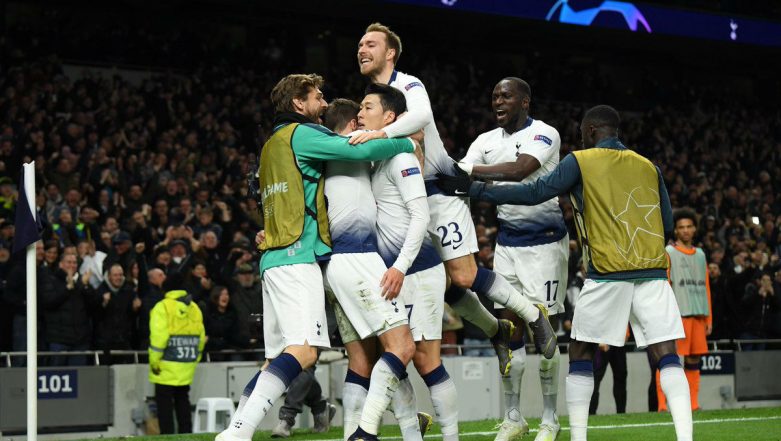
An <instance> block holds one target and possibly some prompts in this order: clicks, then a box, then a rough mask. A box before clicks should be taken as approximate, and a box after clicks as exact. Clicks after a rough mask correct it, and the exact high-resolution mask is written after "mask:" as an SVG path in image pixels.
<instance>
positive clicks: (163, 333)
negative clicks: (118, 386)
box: [149, 290, 206, 386]
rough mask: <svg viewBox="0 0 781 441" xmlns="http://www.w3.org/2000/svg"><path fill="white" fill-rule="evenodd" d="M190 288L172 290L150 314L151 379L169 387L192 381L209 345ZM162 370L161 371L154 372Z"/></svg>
mask: <svg viewBox="0 0 781 441" xmlns="http://www.w3.org/2000/svg"><path fill="white" fill-rule="evenodd" d="M186 296H187V291H181V290H177V291H169V292H167V293H166V294H165V298H164V299H163V300H161V301H159V302H157V304H156V305H155V306H154V308H152V311H151V313H150V314H149V366H150V369H149V381H150V382H152V383H156V384H164V385H167V386H184V385H188V384H190V383H192V381H193V376H194V375H195V367H196V366H197V365H198V362H199V361H200V360H201V353H202V352H203V347H204V345H205V344H206V331H205V329H204V326H203V315H202V314H201V310H200V308H198V305H196V304H195V302H192V301H189V302H184V301H182V300H180V299H182V298H183V297H186ZM157 369H159V372H158V373H155V372H154V371H155V370H157Z"/></svg>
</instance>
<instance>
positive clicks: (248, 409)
mask: <svg viewBox="0 0 781 441" xmlns="http://www.w3.org/2000/svg"><path fill="white" fill-rule="evenodd" d="M285 389H287V385H285V382H284V381H282V379H281V378H279V377H278V376H276V375H274V374H272V373H271V372H269V371H263V372H261V373H260V377H258V383H257V384H256V385H255V388H254V389H253V390H252V394H251V395H250V396H249V398H248V399H247V401H246V402H245V403H244V407H242V410H241V413H238V414H237V417H236V420H235V421H234V422H233V424H232V425H231V426H229V427H228V428H227V429H226V431H227V432H228V433H229V434H231V435H233V436H235V437H237V438H240V439H246V440H250V439H252V434H253V433H255V429H256V428H257V427H258V425H259V424H260V422H261V421H263V418H264V417H265V416H266V413H267V412H268V411H269V410H271V407H272V406H273V405H274V402H275V401H277V399H278V398H279V397H281V396H282V394H283V393H284V392H285Z"/></svg>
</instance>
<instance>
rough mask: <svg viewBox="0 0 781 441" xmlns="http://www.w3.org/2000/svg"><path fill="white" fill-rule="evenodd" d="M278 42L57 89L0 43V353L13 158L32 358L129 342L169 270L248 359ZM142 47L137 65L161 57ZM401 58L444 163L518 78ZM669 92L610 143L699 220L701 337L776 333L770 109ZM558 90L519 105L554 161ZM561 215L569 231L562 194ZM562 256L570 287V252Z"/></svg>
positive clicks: (9, 343)
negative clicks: (34, 241) (40, 227)
mask: <svg viewBox="0 0 781 441" xmlns="http://www.w3.org/2000/svg"><path fill="white" fill-rule="evenodd" d="M11 34H13V33H9V35H11ZM17 36H18V33H17ZM179 37H181V35H180V36H179ZM179 37H177V38H179ZM146 38H147V39H149V41H157V40H155V37H153V36H148V35H146ZM193 38H195V37H193ZM276 38H279V36H276V37H275V38H267V39H266V40H265V41H263V42H262V43H259V44H258V45H257V48H256V49H254V50H253V52H252V53H253V56H254V58H253V60H252V63H251V64H247V63H243V62H242V63H239V62H237V63H234V64H232V63H228V62H224V63H214V64H198V65H195V66H191V65H190V64H183V65H182V66H181V71H178V72H176V73H171V72H170V71H169V72H162V73H160V74H158V75H154V76H151V77H149V78H148V79H145V80H143V81H141V82H139V83H131V82H130V81H129V80H128V79H127V78H125V77H124V76H123V75H121V74H116V75H113V76H98V75H91V74H84V75H81V76H80V77H78V78H76V77H69V76H67V75H65V74H64V70H63V63H62V62H61V61H60V59H59V58H58V57H57V56H56V55H52V54H50V53H42V52H45V51H43V49H41V48H42V47H47V46H46V45H44V44H43V43H41V42H36V43H35V47H34V48H31V47H30V44H29V43H28V44H27V45H25V44H22V43H20V42H19V39H18V38H17V39H16V40H15V39H14V38H11V37H8V36H6V37H3V39H2V40H0V54H2V55H3V59H4V60H8V63H6V62H4V63H3V64H2V65H0V92H1V93H2V95H0V279H2V280H3V281H4V284H3V293H2V297H1V298H2V302H3V305H2V306H0V310H2V311H3V312H2V314H3V317H2V320H0V323H2V324H3V325H2V327H0V346H1V349H2V350H9V349H23V347H24V322H25V308H24V304H25V300H24V293H25V290H24V277H21V275H22V274H23V273H24V266H23V265H24V263H23V261H22V260H21V259H20V258H19V257H18V256H16V257H14V256H11V254H10V246H11V242H12V237H13V234H14V226H13V219H14V217H13V214H14V209H15V204H16V198H17V197H18V195H17V194H16V188H17V183H18V178H19V170H20V169H21V164H22V163H23V162H26V161H29V160H35V164H36V167H35V169H36V182H37V185H38V196H37V199H36V208H37V211H38V213H39V216H40V218H41V219H42V221H43V224H44V227H45V228H44V232H43V241H42V242H40V243H39V245H38V264H39V272H38V279H39V282H38V291H39V298H40V299H41V300H40V313H41V317H40V318H41V320H40V323H41V326H42V329H41V332H40V335H41V336H42V342H41V344H42V348H46V349H49V350H52V351H62V350H84V349H103V350H116V349H141V350H143V349H145V348H146V345H147V342H148V333H149V330H148V318H149V311H150V310H151V308H152V306H153V305H154V304H155V302H157V301H158V300H160V299H161V298H162V296H163V294H164V293H163V292H162V284H163V281H164V280H165V277H166V274H170V273H171V272H181V273H184V274H185V276H186V277H185V280H186V286H185V289H187V291H188V292H189V293H190V295H191V296H192V297H193V299H194V300H195V301H197V302H199V304H200V305H201V307H202V310H203V316H204V321H205V325H206V333H207V335H208V336H209V340H208V345H207V348H206V349H207V350H220V349H232V348H233V349H235V348H252V347H259V345H260V342H259V341H258V338H257V336H256V335H255V332H254V322H253V319H252V314H257V313H260V312H261V309H262V301H261V296H260V289H261V288H260V281H259V279H258V274H257V271H256V268H257V265H256V264H257V259H258V258H259V256H258V254H257V252H256V251H255V250H254V245H253V242H254V236H255V233H256V232H257V231H258V230H259V229H260V228H261V227H262V225H261V223H262V218H261V214H260V211H259V209H258V203H257V202H256V200H255V199H254V198H253V197H251V196H249V195H247V183H246V175H247V173H248V172H250V171H252V170H253V164H255V160H256V158H257V151H258V145H259V143H258V141H259V140H263V139H265V137H266V136H267V135H268V133H269V131H270V130H271V122H272V118H271V116H272V114H273V112H272V108H271V104H270V101H269V99H268V92H269V90H270V89H271V87H273V85H274V84H275V82H276V81H277V80H278V79H279V78H281V77H282V76H283V75H285V74H287V73H289V72H290V71H291V69H293V68H291V66H290V64H289V63H290V61H289V60H286V59H285V57H283V56H282V54H283V53H285V50H287V49H286V48H282V47H281V46H279V45H278V44H277V43H276V41H277V40H276ZM175 41H178V42H181V41H186V39H181V38H179V39H176V40H175ZM182 44H184V43H182ZM50 46H51V44H50ZM93 49H94V50H95V51H98V52H99V51H100V47H98V46H96V47H95V48H93ZM147 49H148V50H150V51H151V54H152V55H150V58H149V59H150V60H152V61H154V60H158V59H159V58H158V57H160V54H161V52H160V51H163V52H164V53H167V52H165V51H171V48H170V47H168V46H165V47H163V48H161V49H160V51H157V52H155V51H154V48H151V47H150V48H147ZM201 50H203V51H207V50H208V48H201ZM171 60H174V62H175V60H176V58H175V57H174V58H170V59H168V61H169V62H171ZM402 60H403V61H402V65H401V68H402V69H403V70H406V71H409V72H412V73H416V74H418V75H419V76H420V77H421V79H422V80H423V82H424V83H425V84H426V85H427V88H428V91H429V94H430V96H431V97H432V105H433V108H434V113H435V116H436V118H437V121H438V126H439V129H440V134H441V135H442V137H443V141H444V142H445V146H446V148H447V149H448V151H449V152H450V154H451V156H452V157H454V158H456V159H458V158H460V157H462V156H463V154H464V153H465V151H466V149H467V148H468V147H469V143H470V142H471V140H473V139H474V138H475V137H476V136H477V135H478V134H479V133H481V132H483V131H486V130H489V129H491V128H493V127H494V122H493V116H492V113H491V111H490V106H489V97H490V91H491V89H492V88H493V85H494V83H495V82H496V81H497V80H498V79H500V78H501V76H499V75H504V74H508V73H509V74H513V73H516V72H504V73H503V74H497V73H496V72H494V71H490V70H484V69H478V68H476V67H475V66H474V65H472V64H469V63H468V62H467V61H463V62H458V61H453V60H452V59H448V58H447V57H445V56H428V57H423V56H417V57H416V56H414V54H412V55H405V57H404V58H402ZM150 62H151V61H150ZM571 74H572V72H571V71H568V70H566V69H562V70H561V71H560V75H562V76H563V77H564V78H568V77H569V76H570V75H571ZM324 75H325V77H326V81H327V82H329V86H328V88H327V89H326V91H327V92H329V93H330V94H331V96H330V97H329V98H335V97H336V96H344V97H351V98H355V99H359V98H360V96H361V92H362V88H363V87H364V85H365V80H364V79H363V78H361V77H360V76H359V75H358V73H357V69H355V66H354V65H353V60H352V59H349V60H346V63H345V66H336V65H331V66H330V67H329V69H328V70H327V71H326V72H324ZM521 76H525V77H526V78H528V79H529V81H530V83H531V84H532V90H533V91H534V90H536V87H535V85H536V83H535V81H539V82H540V83H544V84H546V85H547V86H545V87H543V90H545V91H550V90H551V88H552V86H550V85H551V84H554V83H556V81H555V79H550V78H548V77H547V76H543V75H542V72H536V71H534V70H533V69H530V70H529V71H528V75H527V73H526V72H523V73H521ZM582 81H587V82H589V83H590V84H593V85H595V89H594V90H596V92H593V95H592V96H596V95H598V92H599V91H600V90H610V89H609V88H610V87H612V86H610V81H608V80H607V79H606V78H605V77H602V76H597V75H593V76H589V75H584V76H583V77H582ZM565 83H566V81H560V84H565ZM670 88H671V89H676V88H677V89H686V93H685V95H686V96H687V97H688V98H689V99H688V100H687V102H686V103H680V102H676V103H674V104H673V103H670V102H665V101H664V100H658V101H654V102H653V105H652V107H645V106H644V105H643V104H638V105H637V106H636V107H633V108H630V109H628V110H627V111H626V112H625V113H624V121H625V122H624V125H623V127H622V130H621V137H622V139H623V141H624V142H625V143H626V144H627V145H628V146H630V147H631V148H634V149H636V150H637V151H639V152H640V153H642V154H643V155H646V156H648V157H649V158H651V159H652V160H653V161H654V162H655V163H657V164H658V165H659V166H660V167H661V169H662V170H663V173H664V176H665V181H666V183H667V186H668V190H669V192H670V196H671V200H672V204H673V206H674V207H681V206H690V207H692V208H694V209H695V210H696V212H697V213H698V215H699V216H701V218H700V221H699V229H698V240H697V245H698V246H702V247H703V248H704V249H705V252H706V254H707V255H708V259H709V261H710V262H711V267H710V278H711V289H712V292H713V304H714V335H713V336H712V337H713V338H756V337H773V336H781V315H780V314H781V301H779V299H780V298H781V264H780V263H779V255H781V238H780V237H779V229H781V198H779V197H778V196H776V192H777V191H778V190H779V189H781V112H779V111H778V110H777V109H776V110H774V111H766V110H764V109H754V108H751V107H744V108H741V110H737V109H736V107H723V106H720V105H718V104H717V102H715V101H713V100H711V99H710V96H711V95H710V94H712V93H713V90H712V89H708V88H707V87H701V88H698V87H697V86H696V85H694V82H693V81H691V78H685V77H683V78H682V79H681V80H680V82H678V83H675V84H674V85H671V86H670ZM456 90H457V91H458V92H457V93H454V92H453V91H456ZM568 90H569V89H567V88H564V87H562V89H561V90H556V93H555V94H554V93H551V95H552V96H538V95H536V94H535V95H533V97H532V107H531V115H532V116H533V117H535V118H539V119H542V120H545V121H546V122H548V123H549V124H552V125H553V126H554V127H556V128H557V129H558V130H559V132H560V134H561V136H562V151H561V154H562V156H563V155H565V154H567V153H568V152H570V151H572V150H574V149H576V148H577V146H578V145H579V132H578V122H579V118H580V115H581V114H582V112H583V110H584V109H585V108H586V107H587V106H589V105H590V104H593V102H587V101H584V100H588V99H589V97H588V96H578V98H577V99H576V100H572V101H569V100H567V98H566V94H567V93H568ZM638 98H639V99H638V102H639V103H641V102H642V98H643V97H638ZM561 204H562V209H563V211H564V213H565V218H566V219H567V221H568V222H569V224H570V226H572V222H571V221H572V209H571V206H570V204H569V202H568V200H567V198H566V197H565V198H562V199H561ZM473 212H474V216H475V220H476V224H477V233H478V237H479V246H480V252H479V254H478V256H477V259H478V261H479V263H480V264H481V265H484V266H487V267H490V266H491V265H492V257H493V246H494V244H495V236H496V226H497V224H496V219H495V214H494V209H493V207H492V206H490V204H486V203H476V204H473ZM575 237H576V234H575V232H574V230H573V231H571V232H570V238H571V239H574V238H575ZM570 260H571V261H570V267H571V268H572V271H571V274H570V279H571V283H575V284H576V283H577V281H578V280H579V279H578V277H577V276H576V275H577V273H578V268H579V265H580V262H579V250H578V247H577V244H576V243H573V246H572V257H571V259H570ZM465 334H466V335H463V336H462V338H463V337H466V338H470V337H471V335H469V334H468V330H467V331H466V332H465ZM66 362H68V360H67V359H66V358H61V359H57V361H56V362H55V363H66ZM74 362H80V360H77V361H74Z"/></svg>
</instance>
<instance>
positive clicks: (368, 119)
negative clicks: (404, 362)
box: [358, 83, 458, 441]
mask: <svg viewBox="0 0 781 441" xmlns="http://www.w3.org/2000/svg"><path fill="white" fill-rule="evenodd" d="M405 110H406V101H405V99H404V94H402V93H401V92H400V91H399V90H397V89H395V88H393V87H391V86H388V85H385V84H378V83H373V84H370V85H369V86H368V87H367V88H366V96H365V97H364V99H363V102H362V103H361V111H360V112H359V113H358V125H359V127H360V128H363V129H369V130H379V129H382V127H385V126H386V125H388V124H390V123H392V122H393V121H394V120H396V115H400V114H401V113H403V112H404V111H405ZM372 191H373V193H374V197H375V199H376V201H377V238H378V240H377V242H378V246H379V250H380V255H381V256H382V258H383V259H384V260H385V264H386V265H387V266H388V267H389V268H394V269H396V270H398V271H399V273H402V274H405V278H404V286H403V289H402V299H403V300H404V304H405V305H406V307H407V310H408V314H409V320H410V330H411V331H412V336H413V339H414V340H415V345H416V347H417V350H416V352H415V357H414V358H413V362H414V364H415V368H416V369H417V371H418V373H420V376H421V377H422V378H423V381H424V382H425V383H426V385H427V386H428V388H429V391H430V392H431V401H432V403H433V405H434V409H435V411H436V415H437V420H438V421H439V423H440V425H441V426H442V435H443V439H444V440H445V441H455V440H458V407H457V400H458V394H457V392H456V388H455V384H454V383H453V380H451V379H450V376H449V375H448V373H447V370H445V367H444V366H443V365H442V360H441V358H440V346H441V339H442V315H443V313H444V293H445V285H446V276H445V268H444V265H443V264H442V260H441V259H440V258H439V255H438V253H437V251H436V249H435V247H434V244H433V243H432V242H431V239H430V238H429V237H428V234H427V233H426V226H427V224H428V219H429V213H428V202H427V200H426V187H425V183H424V181H423V177H422V175H421V171H420V163H419V162H418V160H417V158H416V157H415V156H414V155H411V154H410V155H396V156H395V157H393V158H392V159H389V160H387V161H379V162H376V163H375V164H374V171H373V173H372ZM395 404H397V403H396V402H394V405H395ZM399 404H400V406H403V403H399ZM395 410H396V411H397V412H398V411H399V409H395ZM413 411H414V409H409V408H408V409H407V412H406V414H409V415H412V414H413ZM400 422H401V421H400ZM411 423H414V420H411V421H409V422H408V424H411Z"/></svg>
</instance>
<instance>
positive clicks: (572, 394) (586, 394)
mask: <svg viewBox="0 0 781 441" xmlns="http://www.w3.org/2000/svg"><path fill="white" fill-rule="evenodd" d="M593 392H594V374H593V373H591V375H583V373H582V372H580V373H577V374H574V375H573V374H569V375H567V411H568V412H569V426H570V440H572V441H586V429H587V427H588V406H589V403H590V402H591V394H592V393H593Z"/></svg>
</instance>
